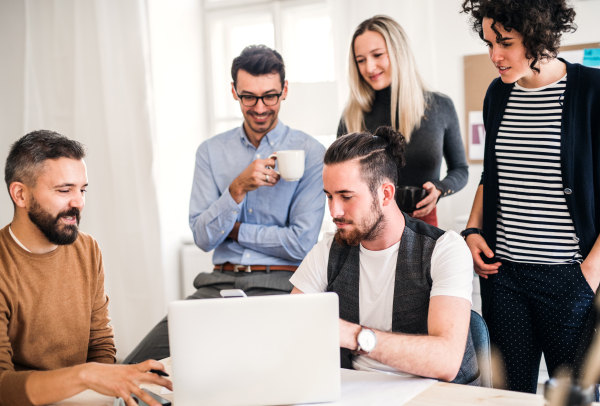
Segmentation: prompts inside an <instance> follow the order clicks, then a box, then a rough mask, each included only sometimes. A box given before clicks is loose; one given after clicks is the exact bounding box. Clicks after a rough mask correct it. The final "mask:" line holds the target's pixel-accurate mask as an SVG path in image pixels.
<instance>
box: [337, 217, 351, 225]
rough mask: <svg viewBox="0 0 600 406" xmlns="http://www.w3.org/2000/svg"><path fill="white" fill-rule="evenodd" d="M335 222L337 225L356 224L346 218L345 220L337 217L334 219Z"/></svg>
mask: <svg viewBox="0 0 600 406" xmlns="http://www.w3.org/2000/svg"><path fill="white" fill-rule="evenodd" d="M333 222H334V223H335V224H338V223H343V224H354V222H353V221H352V220H346V219H345V218H343V217H336V218H334V219H333Z"/></svg>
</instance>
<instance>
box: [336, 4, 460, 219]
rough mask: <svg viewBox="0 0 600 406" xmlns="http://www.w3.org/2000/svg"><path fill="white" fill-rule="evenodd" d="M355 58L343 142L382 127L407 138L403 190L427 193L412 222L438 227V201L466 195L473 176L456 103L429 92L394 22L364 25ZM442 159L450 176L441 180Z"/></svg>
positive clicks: (352, 50)
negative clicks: (464, 190) (410, 188)
mask: <svg viewBox="0 0 600 406" xmlns="http://www.w3.org/2000/svg"><path fill="white" fill-rule="evenodd" d="M349 55H350V60H349V70H350V71H349V82H350V99H349V100H348V104H347V106H346V109H345V110H344V114H343V116H342V119H341V120H340V125H339V127H338V132H337V136H338V137H340V136H342V135H345V134H347V133H355V132H357V133H360V132H365V131H367V132H370V133H372V134H374V133H375V131H376V130H377V128H378V127H381V126H391V127H393V128H394V129H395V130H396V131H399V132H400V133H402V134H403V135H404V137H405V139H406V141H407V143H408V145H407V147H406V152H405V157H406V166H405V167H404V168H402V169H401V170H399V171H398V186H413V187H419V188H421V187H422V188H424V189H426V190H427V196H425V198H424V199H423V200H421V201H420V202H419V203H418V204H417V210H415V211H414V212H413V213H412V216H413V217H417V218H419V219H420V220H423V221H425V222H426V223H429V224H431V225H434V226H436V227H437V224H438V223H437V214H436V211H437V210H436V204H437V201H438V200H439V198H440V197H442V196H448V195H451V194H453V193H455V192H458V191H459V190H460V189H462V188H463V187H464V186H465V185H466V183H467V178H468V176H469V173H468V165H467V160H466V157H465V150H464V147H463V143H462V138H461V135H460V127H459V124H458V117H457V115H456V110H455V109H454V104H453V103H452V100H450V98H448V97H446V96H444V95H442V94H439V93H433V92H429V91H427V89H426V87H425V85H424V83H423V80H422V79H421V76H420V75H419V72H418V70H417V64H416V63H415V59H414V57H413V54H412V50H411V49H410V44H409V42H408V38H407V36H406V34H405V32H404V30H403V29H402V27H401V26H400V25H399V24H398V23H397V22H396V21H394V20H393V19H391V18H390V17H387V16H383V15H377V16H374V17H372V18H370V19H368V20H365V21H363V22H362V23H361V24H360V25H359V26H358V27H357V28H356V31H355V32H354V35H353V36H352V41H351V45H350V53H349ZM442 157H444V158H445V159H446V164H447V166H448V174H447V175H446V177H445V178H444V179H442V180H440V167H441V164H442ZM396 198H398V193H396ZM409 214H410V213H409Z"/></svg>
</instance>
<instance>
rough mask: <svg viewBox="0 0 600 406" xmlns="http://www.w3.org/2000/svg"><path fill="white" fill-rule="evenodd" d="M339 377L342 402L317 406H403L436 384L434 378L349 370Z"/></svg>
mask: <svg viewBox="0 0 600 406" xmlns="http://www.w3.org/2000/svg"><path fill="white" fill-rule="evenodd" d="M341 375H342V397H341V399H340V400H338V401H337V402H333V403H318V404H319V405H344V406H364V405H370V406H375V405H390V404H394V405H403V404H404V403H406V402H408V401H409V400H411V399H412V398H414V397H415V396H417V395H418V394H420V393H421V392H423V391H425V390H426V389H427V388H429V387H430V386H431V385H433V384H434V383H436V382H437V381H436V380H435V379H426V378H405V377H399V376H393V375H387V374H384V373H379V372H364V371H354V370H351V369H341Z"/></svg>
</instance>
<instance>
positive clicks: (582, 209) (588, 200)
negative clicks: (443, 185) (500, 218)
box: [481, 59, 600, 262]
mask: <svg viewBox="0 0 600 406" xmlns="http://www.w3.org/2000/svg"><path fill="white" fill-rule="evenodd" d="M561 61H562V62H564V63H565V64H566V65H567V86H566V90H565V93H564V102H563V112H562V125H561V146H560V159H561V173H562V183H563V187H564V188H565V198H566V201H567V207H568V209H569V213H570V214H571V218H572V219H573V225H574V227H575V234H576V235H577V238H579V247H580V248H581V255H582V256H583V258H584V259H585V258H586V257H587V256H588V254H589V253H590V251H591V249H592V247H593V246H594V243H595V242H596V239H597V238H598V235H599V234H600V69H594V68H588V67H584V66H582V65H580V64H571V63H568V62H566V61H565V60H563V59H561ZM513 86H514V83H510V84H506V83H504V82H502V80H501V79H500V78H497V79H495V80H494V81H493V82H492V83H491V84H490V86H489V88H488V90H487V94H486V95H485V99H484V102H483V120H484V124H485V131H486V139H485V155H484V162H483V174H482V177H481V183H482V184H483V185H484V187H483V235H484V237H485V240H486V242H487V244H488V246H489V247H490V249H491V250H492V251H495V250H496V222H497V210H498V168H497V165H496V150H495V146H496V136H497V135H498V129H499V127H500V122H501V121H502V116H503V115H504V110H505V108H506V104H507V102H508V98H509V96H510V92H511V90H512V88H513ZM568 189H570V190H571V192H570V193H569V190H568ZM486 262H489V261H486Z"/></svg>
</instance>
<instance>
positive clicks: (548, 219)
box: [495, 75, 582, 264]
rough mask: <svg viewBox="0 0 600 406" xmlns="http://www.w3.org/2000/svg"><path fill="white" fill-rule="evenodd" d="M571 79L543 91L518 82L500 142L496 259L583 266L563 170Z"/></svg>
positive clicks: (505, 118)
mask: <svg viewBox="0 0 600 406" xmlns="http://www.w3.org/2000/svg"><path fill="white" fill-rule="evenodd" d="M566 84H567V76H566V75H565V76H564V77H563V78H562V79H560V80H559V81H558V82H556V83H553V84H551V85H548V86H544V87H541V88H537V89H525V88H523V87H521V86H519V85H518V84H516V83H515V86H514V88H513V90H512V92H511V94H510V98H509V100H508V104H507V106H506V110H505V111H504V116H503V117H502V123H501V124H500V129H499V131H498V137H497V140H496V147H495V148H496V164H497V166H498V182H499V200H498V227H497V243H496V255H497V256H498V257H500V258H504V259H507V260H510V261H514V262H527V263H539V264H564V263H573V262H581V260H582V257H581V254H580V253H579V244H578V241H579V240H578V239H577V237H576V235H575V229H574V227H573V220H572V219H571V215H570V213H569V211H568V210H567V202H566V200H565V195H564V193H565V189H564V188H563V184H562V177H561V168H560V142H561V139H560V137H561V136H560V128H561V116H562V101H563V93H564V91H565V86H566Z"/></svg>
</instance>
